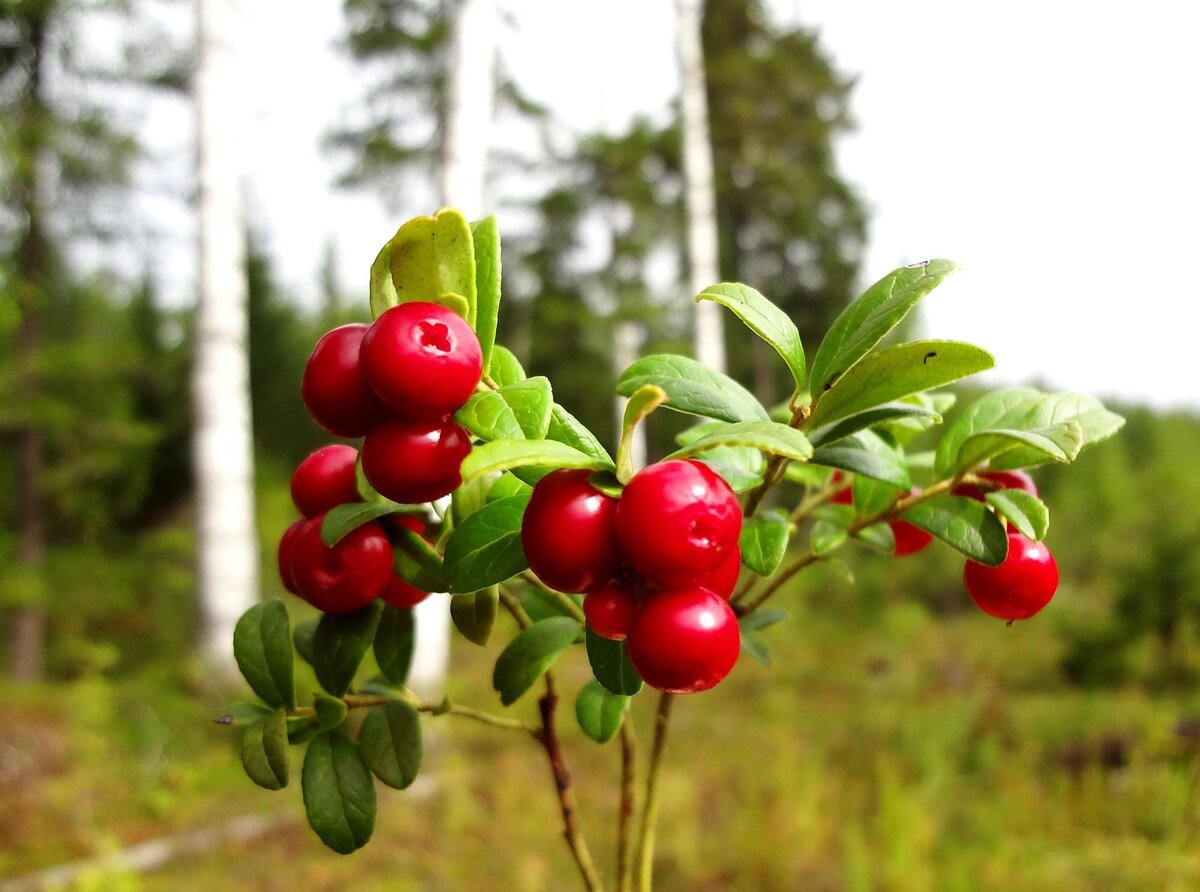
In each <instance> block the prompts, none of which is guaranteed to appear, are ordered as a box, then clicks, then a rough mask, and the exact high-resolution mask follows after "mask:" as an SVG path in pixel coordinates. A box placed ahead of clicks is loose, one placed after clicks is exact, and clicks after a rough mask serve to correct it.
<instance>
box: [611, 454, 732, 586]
mask: <svg viewBox="0 0 1200 892" xmlns="http://www.w3.org/2000/svg"><path fill="white" fill-rule="evenodd" d="M741 531H742V511H741V506H740V505H739V504H738V500H737V496H735V495H734V494H733V490H732V489H730V488H729V484H728V483H726V482H725V481H724V480H723V479H722V478H721V476H720V475H719V474H717V472H716V471H713V470H712V469H711V468H709V467H708V466H707V465H705V464H702V463H701V462H698V461H690V460H685V459H671V460H668V461H662V462H659V463H657V464H653V465H650V466H649V467H646V468H643V469H642V470H641V471H639V472H638V473H637V474H635V475H634V476H633V479H632V480H630V481H629V485H628V486H626V487H625V490H624V492H622V494H621V499H620V503H619V504H618V506H617V541H618V543H619V544H620V546H621V552H622V553H623V554H624V555H625V558H626V559H627V560H628V561H629V563H630V564H632V565H633V568H634V569H635V570H637V571H638V572H639V573H641V574H642V575H643V576H645V577H646V578H647V579H648V580H650V581H651V582H654V583H657V584H659V585H663V586H673V585H686V584H689V583H696V582H699V581H701V580H703V579H705V578H706V577H708V576H709V575H711V574H712V573H713V572H714V571H715V570H716V569H717V568H718V567H719V566H721V563H722V562H723V561H724V560H725V558H727V557H728V556H729V553H730V552H731V551H732V550H733V549H734V547H735V546H736V545H737V542H738V536H739V534H740V533H741Z"/></svg>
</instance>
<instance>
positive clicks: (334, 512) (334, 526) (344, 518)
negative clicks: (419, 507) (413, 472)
mask: <svg viewBox="0 0 1200 892" xmlns="http://www.w3.org/2000/svg"><path fill="white" fill-rule="evenodd" d="M405 510H411V508H407V506H404V505H401V504H399V503H398V502H346V503H345V504H342V505H337V506H336V507H334V508H330V509H329V511H327V512H326V513H325V519H324V520H323V521H321V541H322V542H324V543H325V545H326V547H327V548H333V546H335V545H337V544H338V543H339V542H341V541H342V539H344V538H346V536H348V535H350V533H352V532H353V531H354V530H356V529H358V528H359V527H360V526H362V525H363V524H366V523H370V522H371V521H373V520H379V518H381V517H385V516H387V515H388V514H397V513H400V512H402V511H405Z"/></svg>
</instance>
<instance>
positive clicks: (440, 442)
mask: <svg viewBox="0 0 1200 892" xmlns="http://www.w3.org/2000/svg"><path fill="white" fill-rule="evenodd" d="M470 451H471V435H470V434H469V433H467V431H466V429H465V428H463V427H462V426H461V425H459V424H457V423H455V422H454V421H452V420H451V419H449V418H437V419H433V420H430V421H421V420H416V421H403V420H399V419H393V420H389V421H384V422H381V423H380V424H378V425H376V426H375V427H374V428H372V429H371V432H370V433H369V434H367V436H366V439H364V440H363V444H362V467H363V474H364V475H366V478H367V481H368V482H369V483H370V484H371V486H373V487H375V489H376V491H377V492H379V494H380V495H382V496H384V497H385V498H389V499H391V500H392V501H394V502H402V503H404V504H408V505H416V504H419V503H421V502H432V501H433V500H435V499H440V498H441V497H442V496H448V495H450V493H452V492H454V490H456V489H458V487H459V485H460V484H461V483H462V474H461V472H460V471H459V466H460V465H462V460H463V459H464V458H466V457H467V453H469V452H470Z"/></svg>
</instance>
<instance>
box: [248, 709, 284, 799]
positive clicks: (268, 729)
mask: <svg viewBox="0 0 1200 892" xmlns="http://www.w3.org/2000/svg"><path fill="white" fill-rule="evenodd" d="M242 768H244V769H245V770H246V776H247V777H249V778H250V780H252V781H254V782H255V783H256V784H258V785H259V786H260V787H262V788H263V789H264V790H282V789H283V788H284V787H286V786H287V784H288V737H287V712H286V711H285V710H284V709H283V707H280V708H279V709H276V710H275V711H274V712H271V713H269V714H267V715H265V716H263V717H262V718H261V719H259V720H258V721H256V722H254V723H253V724H251V725H248V726H247V727H246V731H245V733H244V734H243V735H242Z"/></svg>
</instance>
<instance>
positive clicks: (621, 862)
mask: <svg viewBox="0 0 1200 892" xmlns="http://www.w3.org/2000/svg"><path fill="white" fill-rule="evenodd" d="M636 780H637V737H636V736H635V735H634V733H633V724H632V721H631V716H630V715H629V714H628V713H626V715H625V721H623V722H622V723H621V810H620V813H619V815H618V818H617V892H629V890H630V889H631V888H633V859H632V857H631V856H632V852H631V851H630V842H631V840H630V834H631V833H632V832H633V815H634V811H635V810H636V808H637V784H636Z"/></svg>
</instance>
